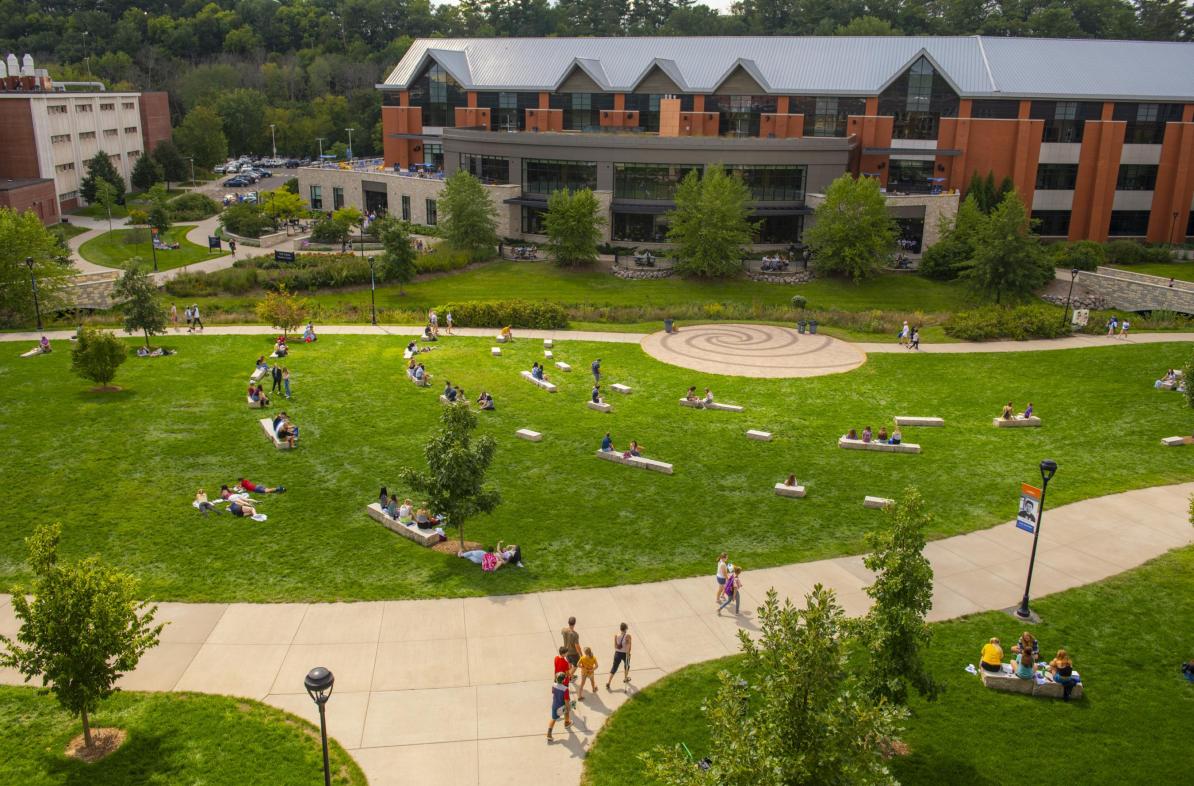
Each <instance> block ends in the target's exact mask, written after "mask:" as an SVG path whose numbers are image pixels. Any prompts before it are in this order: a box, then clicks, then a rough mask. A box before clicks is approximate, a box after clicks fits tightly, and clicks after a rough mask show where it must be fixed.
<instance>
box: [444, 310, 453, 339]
mask: <svg viewBox="0 0 1194 786" xmlns="http://www.w3.org/2000/svg"><path fill="white" fill-rule="evenodd" d="M444 332H445V333H447V334H448V335H449V336H450V335H452V312H451V311H449V312H447V313H446V314H444Z"/></svg>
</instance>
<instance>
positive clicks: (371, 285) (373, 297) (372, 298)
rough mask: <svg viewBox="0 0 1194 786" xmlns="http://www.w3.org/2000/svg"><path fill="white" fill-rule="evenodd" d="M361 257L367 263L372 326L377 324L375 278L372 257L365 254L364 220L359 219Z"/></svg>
mask: <svg viewBox="0 0 1194 786" xmlns="http://www.w3.org/2000/svg"><path fill="white" fill-rule="evenodd" d="M361 256H362V257H364V258H365V259H366V260H367V261H368V262H369V308H370V311H371V312H372V314H373V320H372V321H373V324H374V325H376V324H377V276H376V275H374V267H373V264H374V260H373V257H371V256H368V255H367V254H366V253H365V219H361Z"/></svg>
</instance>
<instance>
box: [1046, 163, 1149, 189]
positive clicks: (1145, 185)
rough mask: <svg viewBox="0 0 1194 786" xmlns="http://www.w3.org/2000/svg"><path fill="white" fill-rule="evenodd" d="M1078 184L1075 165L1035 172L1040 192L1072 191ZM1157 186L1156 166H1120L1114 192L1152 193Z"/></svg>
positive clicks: (1050, 167)
mask: <svg viewBox="0 0 1194 786" xmlns="http://www.w3.org/2000/svg"><path fill="white" fill-rule="evenodd" d="M1077 182H1078V165H1077V164H1041V165H1039V166H1038V167H1037V170H1036V187H1037V189H1038V190H1040V191H1073V190H1074V186H1075V184H1076V183H1077ZM1156 184H1157V165H1156V164H1120V165H1119V176H1118V177H1117V179H1116V181H1115V190H1116V191H1152V190H1153V188H1154V187H1156Z"/></svg>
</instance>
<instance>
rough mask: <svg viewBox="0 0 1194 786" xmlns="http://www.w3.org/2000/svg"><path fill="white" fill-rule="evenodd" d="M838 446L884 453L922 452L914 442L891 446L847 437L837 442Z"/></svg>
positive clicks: (885, 443)
mask: <svg viewBox="0 0 1194 786" xmlns="http://www.w3.org/2000/svg"><path fill="white" fill-rule="evenodd" d="M837 446H838V447H839V448H845V449H847V450H878V451H880V452H883V453H919V452H920V445H917V444H914V443H912V442H901V443H900V444H898V445H891V444H888V443H887V442H873V441H872V442H863V441H862V440H861V439H846V438H845V437H842V438H841V439H839V440H838V441H837Z"/></svg>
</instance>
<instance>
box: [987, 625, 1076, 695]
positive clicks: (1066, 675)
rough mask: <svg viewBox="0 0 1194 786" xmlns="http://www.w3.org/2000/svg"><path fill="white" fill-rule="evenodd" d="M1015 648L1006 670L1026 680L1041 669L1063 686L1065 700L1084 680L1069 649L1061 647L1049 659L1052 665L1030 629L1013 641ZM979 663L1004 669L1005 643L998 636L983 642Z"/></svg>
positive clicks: (997, 671) (997, 669) (991, 669)
mask: <svg viewBox="0 0 1194 786" xmlns="http://www.w3.org/2000/svg"><path fill="white" fill-rule="evenodd" d="M1012 652H1013V653H1014V654H1015V656H1016V657H1015V659H1014V660H1012V661H1011V663H1009V664H1008V668H1007V669H1006V671H1010V672H1011V673H1012V674H1015V675H1016V676H1017V677H1019V678H1020V679H1022V680H1031V679H1035V678H1036V676H1037V672H1038V671H1039V672H1041V676H1042V678H1044V679H1050V680H1052V681H1053V682H1056V683H1058V684H1060V685H1061V686H1062V698H1063V699H1064V700H1065V701H1069V700H1070V693H1072V692H1073V690H1074V686H1075V685H1077V684H1078V683H1079V682H1080V679H1079V677H1078V674H1077V673H1076V672H1075V671H1074V662H1073V661H1072V660H1070V656H1069V653H1067V652H1066V651H1065V650H1058V651H1057V656H1056V657H1054V658H1053V660H1051V661H1049V663H1048V665H1046V664H1044V663H1042V662H1041V660H1040V643H1039V642H1038V641H1037V640H1036V637H1035V636H1033V635H1032V634H1031V633H1029V632H1028V631H1024V632H1023V633H1022V634H1020V640H1019V641H1017V642H1016V643H1015V644H1013V645H1012ZM979 666H981V667H982V669H983V671H988V672H992V673H1000V672H1004V671H1005V669H1004V666H1003V647H1002V646H1001V645H1000V643H999V639H998V638H992V639H991V640H990V641H988V642H987V643H986V644H984V645H983V650H982V657H981V660H980V661H979Z"/></svg>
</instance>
